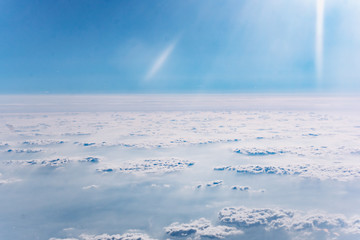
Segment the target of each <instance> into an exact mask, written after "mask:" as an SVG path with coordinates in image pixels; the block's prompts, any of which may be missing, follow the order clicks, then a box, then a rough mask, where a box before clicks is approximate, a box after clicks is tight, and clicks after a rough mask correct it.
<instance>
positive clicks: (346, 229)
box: [219, 207, 360, 239]
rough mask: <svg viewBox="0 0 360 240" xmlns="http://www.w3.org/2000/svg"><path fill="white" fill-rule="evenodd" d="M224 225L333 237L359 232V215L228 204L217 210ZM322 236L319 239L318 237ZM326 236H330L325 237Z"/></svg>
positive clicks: (296, 234) (297, 236) (301, 235)
mask: <svg viewBox="0 0 360 240" xmlns="http://www.w3.org/2000/svg"><path fill="white" fill-rule="evenodd" d="M219 220H220V222H221V223H223V224H230V225H235V226H237V227H238V228H241V229H248V228H252V227H264V228H265V230H266V231H274V230H283V231H286V232H288V233H290V234H292V235H294V238H292V239H303V238H301V237H304V236H307V238H306V239H312V238H308V237H310V236H312V235H314V234H319V233H320V234H323V235H326V236H328V237H332V238H331V239H336V238H337V237H338V236H340V233H342V234H360V224H359V222H360V219H359V217H358V216H356V217H353V218H346V217H345V216H344V215H341V214H329V213H326V212H319V211H310V212H301V211H295V210H284V209H279V208H273V209H271V208H247V207H228V208H224V209H222V210H221V211H220V213H219ZM321 239H322V238H321ZM326 239H329V238H326Z"/></svg>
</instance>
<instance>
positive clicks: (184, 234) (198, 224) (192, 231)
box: [165, 218, 243, 239]
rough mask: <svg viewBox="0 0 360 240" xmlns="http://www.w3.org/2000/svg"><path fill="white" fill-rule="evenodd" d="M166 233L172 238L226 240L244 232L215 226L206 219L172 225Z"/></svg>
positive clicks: (166, 229)
mask: <svg viewBox="0 0 360 240" xmlns="http://www.w3.org/2000/svg"><path fill="white" fill-rule="evenodd" d="M165 232H166V233H167V234H168V235H169V236H172V237H179V238H187V239H189V238H190V239H201V238H218V239H221V238H225V237H227V236H231V235H239V234H242V233H243V232H242V231H241V230H239V229H236V228H235V227H229V226H225V225H218V226H213V225H212V224H211V222H210V221H209V220H207V219H205V218H200V219H198V220H195V221H192V222H190V223H178V222H175V223H172V224H171V225H170V226H168V227H165Z"/></svg>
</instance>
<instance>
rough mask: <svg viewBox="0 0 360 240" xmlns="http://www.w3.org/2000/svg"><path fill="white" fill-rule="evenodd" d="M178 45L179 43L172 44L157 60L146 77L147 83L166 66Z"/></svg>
mask: <svg viewBox="0 0 360 240" xmlns="http://www.w3.org/2000/svg"><path fill="white" fill-rule="evenodd" d="M176 44H177V41H174V42H172V43H171V44H170V45H168V46H167V47H166V48H165V50H164V51H163V52H162V53H161V54H160V55H159V56H158V57H157V58H156V60H155V62H154V64H153V65H152V67H151V68H150V70H149V71H148V73H147V74H146V76H145V81H149V80H151V79H152V78H153V77H154V76H155V74H156V73H157V72H158V71H159V70H160V69H161V68H162V66H163V65H164V64H165V62H166V60H167V59H168V57H169V56H170V54H171V53H172V52H173V50H174V48H175V46H176Z"/></svg>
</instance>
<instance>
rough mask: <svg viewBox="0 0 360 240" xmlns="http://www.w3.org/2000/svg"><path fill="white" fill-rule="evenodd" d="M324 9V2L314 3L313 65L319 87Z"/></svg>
mask: <svg viewBox="0 0 360 240" xmlns="http://www.w3.org/2000/svg"><path fill="white" fill-rule="evenodd" d="M324 7H325V0H317V2H316V40H315V64H316V78H317V82H318V84H319V85H321V83H322V78H323V51H324Z"/></svg>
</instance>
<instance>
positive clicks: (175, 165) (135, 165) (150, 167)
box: [97, 158, 194, 174]
mask: <svg viewBox="0 0 360 240" xmlns="http://www.w3.org/2000/svg"><path fill="white" fill-rule="evenodd" d="M114 165H115V166H114ZM192 165H194V162H191V161H189V160H182V159H177V158H164V159H161V158H160V159H140V160H133V161H130V162H121V163H119V164H118V163H116V164H114V163H113V164H109V165H105V166H103V167H102V168H99V169H97V171H98V172H103V173H107V172H121V173H132V174H136V173H157V174H162V173H169V172H175V171H180V170H183V169H185V168H187V167H190V166H192Z"/></svg>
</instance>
